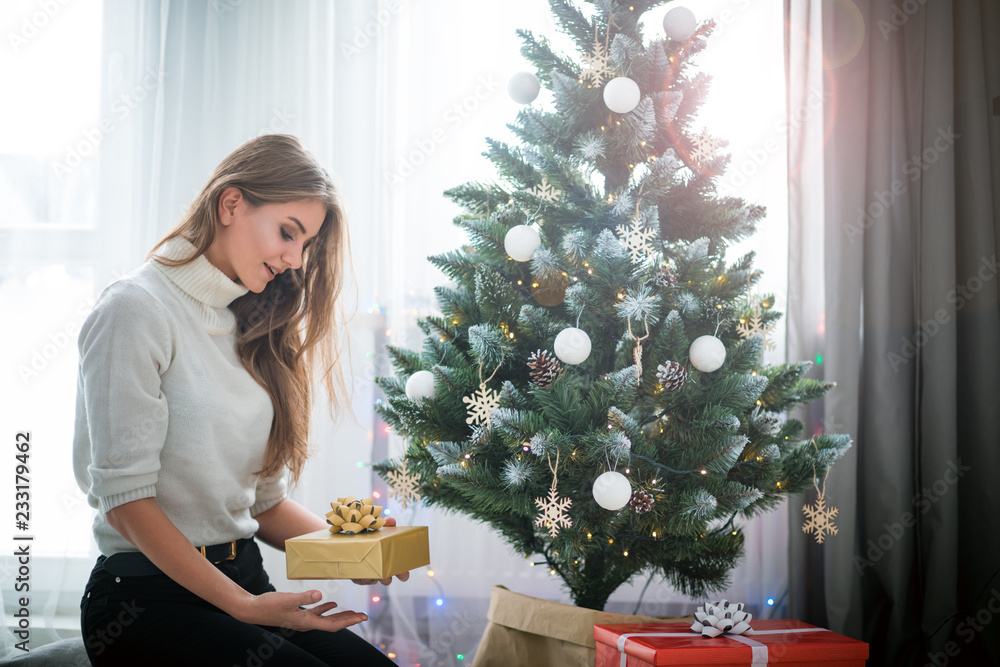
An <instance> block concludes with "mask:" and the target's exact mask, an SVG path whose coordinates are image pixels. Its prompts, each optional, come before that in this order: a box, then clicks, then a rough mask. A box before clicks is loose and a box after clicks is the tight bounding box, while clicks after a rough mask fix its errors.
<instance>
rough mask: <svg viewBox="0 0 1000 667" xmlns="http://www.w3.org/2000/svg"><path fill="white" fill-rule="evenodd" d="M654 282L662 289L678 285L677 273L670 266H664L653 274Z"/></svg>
mask: <svg viewBox="0 0 1000 667" xmlns="http://www.w3.org/2000/svg"><path fill="white" fill-rule="evenodd" d="M653 283H654V284H655V285H656V286H657V287H659V288H660V289H670V288H671V287H675V286H676V285H677V274H676V273H674V270H673V269H671V268H670V267H669V266H662V267H660V270H659V271H657V272H656V273H655V274H653Z"/></svg>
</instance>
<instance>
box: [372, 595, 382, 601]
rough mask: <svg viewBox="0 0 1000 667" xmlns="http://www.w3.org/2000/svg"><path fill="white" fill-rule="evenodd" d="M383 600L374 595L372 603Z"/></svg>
mask: <svg viewBox="0 0 1000 667" xmlns="http://www.w3.org/2000/svg"><path fill="white" fill-rule="evenodd" d="M381 599H382V598H381V597H379V596H378V595H373V596H372V602H378V601H379V600H381Z"/></svg>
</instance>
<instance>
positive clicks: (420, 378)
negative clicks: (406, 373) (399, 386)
mask: <svg viewBox="0 0 1000 667" xmlns="http://www.w3.org/2000/svg"><path fill="white" fill-rule="evenodd" d="M406 395H407V397H409V398H410V400H413V401H419V400H420V399H423V398H434V374H433V373H431V372H430V371H417V372H416V373H414V374H413V375H411V376H410V377H408V378H407V379H406Z"/></svg>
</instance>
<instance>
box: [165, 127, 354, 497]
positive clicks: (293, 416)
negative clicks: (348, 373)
mask: <svg viewBox="0 0 1000 667" xmlns="http://www.w3.org/2000/svg"><path fill="white" fill-rule="evenodd" d="M230 187H235V188H238V189H239V190H240V192H241V193H242V194H243V197H244V199H245V200H246V202H247V203H248V204H249V205H250V206H260V205H262V204H268V203H274V202H288V201H298V200H304V199H312V200H319V201H321V202H323V203H324V204H325V206H326V217H325V218H324V219H323V224H322V226H321V227H320V230H319V232H318V233H317V234H316V236H315V237H313V238H312V239H310V240H309V241H308V242H307V243H306V244H305V247H304V249H303V252H302V266H301V267H300V268H298V269H287V270H286V271H284V272H283V273H281V274H279V275H278V276H276V277H275V278H274V279H273V280H271V281H270V282H269V283H268V284H267V286H266V287H265V288H264V290H263V291H262V292H261V293H260V294H257V293H255V292H248V293H247V294H245V295H244V296H242V297H240V298H238V299H236V300H235V301H233V302H232V303H231V304H230V306H229V307H230V309H231V310H232V311H233V312H234V313H235V314H236V322H237V327H238V335H237V343H236V353H237V355H238V356H239V358H240V361H242V362H243V366H244V367H245V368H246V369H247V371H249V372H250V374H251V375H252V376H253V378H254V379H255V380H256V381H257V382H258V384H260V385H261V386H262V387H263V388H264V389H265V390H266V391H267V393H268V394H269V395H270V397H271V400H272V402H273V403H274V421H273V422H272V424H271V432H270V434H269V436H268V440H267V454H266V456H265V459H264V467H263V468H262V470H260V471H258V473H259V474H261V475H264V476H272V475H275V474H277V473H278V472H280V471H281V470H282V468H283V467H284V466H287V467H288V471H289V477H290V481H291V483H292V484H294V483H295V482H297V481H298V478H299V474H300V473H301V472H302V466H303V464H304V463H305V460H306V458H307V457H308V455H309V446H308V439H309V412H310V407H311V406H312V383H313V379H314V374H315V373H316V372H317V371H321V372H322V379H323V384H324V386H325V387H326V390H327V393H328V395H329V397H330V407H331V416H332V415H333V409H334V408H336V409H338V410H339V409H340V408H342V407H344V405H345V402H346V394H347V392H346V387H345V384H344V375H343V371H342V368H341V364H340V363H338V362H339V359H340V346H339V343H340V341H339V340H338V327H337V324H338V323H339V322H341V321H342V317H341V315H342V313H341V301H340V299H339V296H340V291H341V289H342V287H343V282H344V262H345V261H349V258H350V252H349V237H348V233H347V224H346V219H345V211H344V206H343V203H342V201H341V199H340V195H339V193H338V192H337V190H336V188H335V187H334V184H333V181H332V180H331V179H330V176H329V174H327V172H326V170H324V169H323V167H322V166H320V164H319V163H318V162H317V161H316V159H315V158H314V157H313V156H312V155H311V154H309V153H308V152H307V151H306V150H305V148H304V147H303V146H302V144H301V143H300V142H299V140H298V139H297V138H295V137H293V136H291V135H287V134H266V135H261V136H259V137H255V138H254V139H251V140H250V141H247V142H246V143H244V144H243V145H242V146H240V147H239V148H237V149H236V150H235V151H233V152H232V153H231V154H230V155H229V156H228V157H226V159H224V160H223V161H222V162H221V163H220V164H219V166H218V167H216V169H215V172H214V173H213V174H212V176H211V178H209V179H208V183H206V184H205V187H204V188H202V190H201V192H200V193H199V194H198V197H197V198H196V199H195V200H194V202H193V203H192V204H191V206H190V208H188V210H187V212H186V213H185V214H184V217H183V218H182V220H181V222H179V223H178V224H177V225H176V226H175V227H174V228H173V229H172V230H171V231H170V232H169V233H168V234H167V235H166V236H165V237H164V238H163V239H162V240H161V241H160V242H159V243H157V244H156V246H155V247H154V248H153V249H152V250H151V251H150V253H149V256H148V257H147V259H148V258H152V257H154V256H155V257H156V259H157V261H160V262H162V263H163V264H166V265H168V266H182V265H184V264H187V263H188V262H191V261H193V260H194V259H196V258H197V257H199V256H201V255H202V254H204V253H205V251H206V250H208V248H209V246H211V245H212V242H213V241H214V239H215V234H216V230H217V229H218V226H219V217H218V205H219V198H220V196H221V195H222V192H223V190H225V189H226V188H230ZM177 236H183V237H184V238H186V239H187V240H188V241H190V242H191V243H192V244H194V246H195V247H196V248H197V252H196V253H195V254H194V255H192V256H191V257H189V258H187V259H184V260H170V259H167V258H164V257H161V256H158V255H155V252H156V250H157V249H158V248H160V246H162V245H163V244H164V243H166V242H167V241H169V240H170V239H172V238H174V237H177ZM344 338H345V341H346V335H345V336H344Z"/></svg>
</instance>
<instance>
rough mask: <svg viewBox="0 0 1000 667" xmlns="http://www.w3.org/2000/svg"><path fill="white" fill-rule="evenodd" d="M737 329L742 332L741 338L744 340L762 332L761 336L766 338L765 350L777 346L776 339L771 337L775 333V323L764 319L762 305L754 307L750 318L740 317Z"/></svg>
mask: <svg viewBox="0 0 1000 667" xmlns="http://www.w3.org/2000/svg"><path fill="white" fill-rule="evenodd" d="M736 331H737V332H738V333H739V334H740V338H742V339H743V340H749V339H750V338H753V337H754V336H756V335H757V334H760V336H761V338H762V339H763V340H764V349H765V350H773V349H775V347H776V345H775V344H774V340H773V339H772V337H771V334H773V333H774V324H770V323H767V322H765V321H764V319H763V318H762V317H761V308H760V306H757V307H756V308H754V309H753V312H752V313H751V314H750V317H749V318H747V317H741V318H740V323H739V324H737V325H736Z"/></svg>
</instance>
